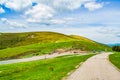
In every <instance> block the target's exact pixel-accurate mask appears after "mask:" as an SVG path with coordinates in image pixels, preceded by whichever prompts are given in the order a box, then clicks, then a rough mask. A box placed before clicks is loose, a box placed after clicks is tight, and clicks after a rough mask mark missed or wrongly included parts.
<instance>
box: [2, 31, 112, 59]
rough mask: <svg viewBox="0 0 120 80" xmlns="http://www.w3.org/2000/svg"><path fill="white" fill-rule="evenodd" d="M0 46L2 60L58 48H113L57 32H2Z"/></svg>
mask: <svg viewBox="0 0 120 80" xmlns="http://www.w3.org/2000/svg"><path fill="white" fill-rule="evenodd" d="M0 48H1V50H0V60H3V59H9V58H20V57H21V56H22V57H24V56H27V57H29V56H34V55H42V54H48V53H51V52H54V51H56V50H57V49H65V50H68V49H80V50H84V51H105V50H108V51H110V50H111V48H110V47H108V46H106V45H104V44H100V43H97V42H95V41H92V40H90V39H87V38H84V37H81V36H75V35H70V36H69V35H64V34H61V33H55V32H26V33H1V34H0Z"/></svg>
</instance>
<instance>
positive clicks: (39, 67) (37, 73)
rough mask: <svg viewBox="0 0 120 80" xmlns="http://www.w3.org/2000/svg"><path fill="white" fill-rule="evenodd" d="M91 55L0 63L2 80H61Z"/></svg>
mask: <svg viewBox="0 0 120 80" xmlns="http://www.w3.org/2000/svg"><path fill="white" fill-rule="evenodd" d="M93 55H94V54H89V55H83V56H78V55H67V56H62V57H57V58H54V59H47V60H39V61H32V62H25V63H16V64H9V65H0V80H61V79H62V78H63V77H65V76H66V75H67V73H68V72H70V71H71V70H74V69H75V66H77V65H78V64H79V63H81V62H84V61H85V60H86V59H88V58H89V57H91V56H93Z"/></svg>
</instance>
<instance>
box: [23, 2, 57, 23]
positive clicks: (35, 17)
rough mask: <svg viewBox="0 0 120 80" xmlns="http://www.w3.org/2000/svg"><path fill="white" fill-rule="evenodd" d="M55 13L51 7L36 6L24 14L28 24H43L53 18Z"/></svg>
mask: <svg viewBox="0 0 120 80" xmlns="http://www.w3.org/2000/svg"><path fill="white" fill-rule="evenodd" d="M54 13H55V11H54V9H52V8H51V7H49V6H47V5H43V4H37V5H36V6H33V8H31V9H29V10H27V11H26V12H25V16H27V21H28V22H43V21H46V20H48V19H50V18H52V17H53V15H54Z"/></svg>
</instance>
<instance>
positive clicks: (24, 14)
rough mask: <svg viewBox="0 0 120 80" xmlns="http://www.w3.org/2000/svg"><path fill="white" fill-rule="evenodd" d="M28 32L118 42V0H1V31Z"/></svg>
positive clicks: (119, 32) (109, 42)
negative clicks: (72, 35)
mask: <svg viewBox="0 0 120 80" xmlns="http://www.w3.org/2000/svg"><path fill="white" fill-rule="evenodd" d="M30 31H53V32H59V33H64V34H67V35H71V34H74V35H80V36H84V37H87V38H90V39H92V40H94V41H97V42H100V43H105V44H114V43H120V0H0V32H30Z"/></svg>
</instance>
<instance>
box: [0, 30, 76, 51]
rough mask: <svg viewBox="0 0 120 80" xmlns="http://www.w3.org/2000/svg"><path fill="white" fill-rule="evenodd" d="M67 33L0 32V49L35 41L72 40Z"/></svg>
mask: <svg viewBox="0 0 120 80" xmlns="http://www.w3.org/2000/svg"><path fill="white" fill-rule="evenodd" d="M72 40H74V39H73V38H70V37H69V36H67V35H64V34H60V33H55V32H25V33H1V34H0V49H5V48H10V47H16V46H24V45H29V44H35V43H46V42H56V41H57V42H63V41H72Z"/></svg>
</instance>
